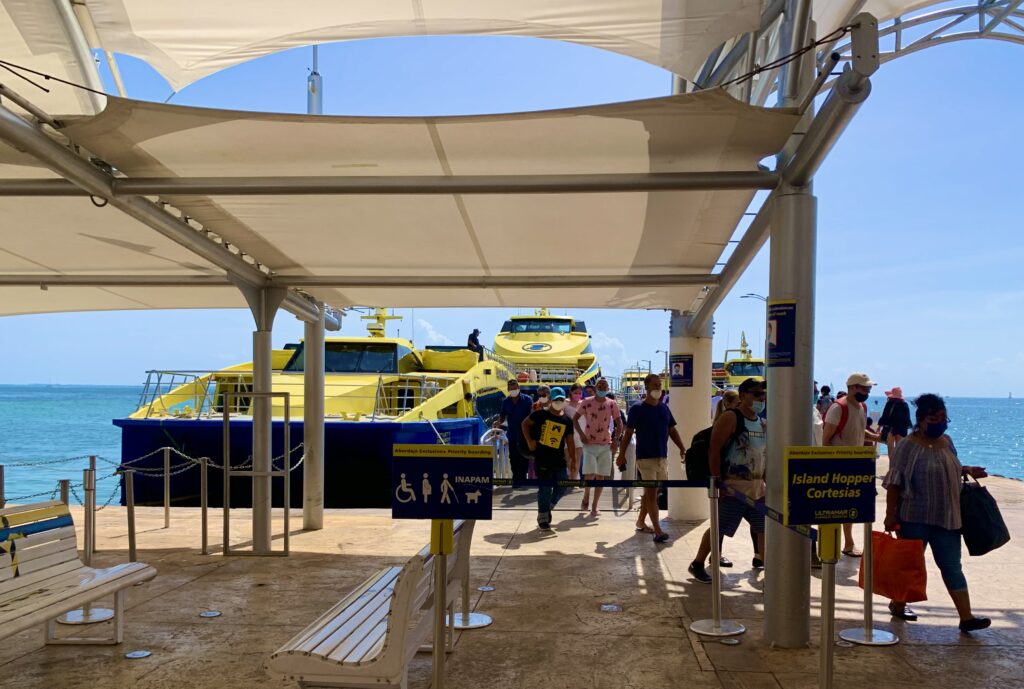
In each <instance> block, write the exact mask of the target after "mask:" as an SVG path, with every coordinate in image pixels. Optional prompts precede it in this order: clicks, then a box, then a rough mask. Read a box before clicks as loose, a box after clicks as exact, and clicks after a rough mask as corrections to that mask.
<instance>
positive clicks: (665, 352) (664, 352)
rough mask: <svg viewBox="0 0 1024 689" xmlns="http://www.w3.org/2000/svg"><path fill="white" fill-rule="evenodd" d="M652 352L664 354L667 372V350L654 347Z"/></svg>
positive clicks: (666, 370)
mask: <svg viewBox="0 0 1024 689" xmlns="http://www.w3.org/2000/svg"><path fill="white" fill-rule="evenodd" d="M654 353H655V354H664V355H665V372H666V373H668V351H666V350H664V349H655V350H654Z"/></svg>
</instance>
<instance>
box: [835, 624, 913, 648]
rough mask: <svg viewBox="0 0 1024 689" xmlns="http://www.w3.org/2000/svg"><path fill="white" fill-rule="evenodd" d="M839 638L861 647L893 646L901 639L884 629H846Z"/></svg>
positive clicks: (840, 633)
mask: <svg viewBox="0 0 1024 689" xmlns="http://www.w3.org/2000/svg"><path fill="white" fill-rule="evenodd" d="M839 638H840V639H842V640H843V641H850V642H852V643H855V644H860V645H861V646H893V645H895V644H898V643H899V642H900V637H898V636H896V635H895V634H893V633H892V632H887V631H885V630H884V629H869V630H866V629H864V628H863V627H856V628H854V629H844V630H843V631H841V632H839Z"/></svg>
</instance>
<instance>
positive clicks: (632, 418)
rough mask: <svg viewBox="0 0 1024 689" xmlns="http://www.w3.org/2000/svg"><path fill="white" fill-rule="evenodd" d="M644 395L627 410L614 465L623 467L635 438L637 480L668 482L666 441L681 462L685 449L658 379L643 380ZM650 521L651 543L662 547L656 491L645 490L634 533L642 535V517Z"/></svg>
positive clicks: (663, 536)
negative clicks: (662, 399) (671, 444)
mask: <svg viewBox="0 0 1024 689" xmlns="http://www.w3.org/2000/svg"><path fill="white" fill-rule="evenodd" d="M644 388H645V390H646V393H647V394H646V395H645V396H644V398H643V399H642V400H641V401H639V402H637V403H635V404H634V405H633V406H632V407H630V408H629V414H628V415H627V416H626V432H625V433H623V434H622V443H621V444H620V445H619V457H618V460H617V461H616V464H618V466H619V469H620V470H622V469H623V468H625V466H626V450H627V448H628V447H629V441H630V440H631V439H632V438H633V434H634V433H635V434H636V437H637V440H636V466H637V471H639V472H640V478H642V479H643V480H644V481H667V480H668V440H669V438H671V439H672V442H673V443H675V446H676V447H678V448H679V458H680V460H682V459H685V457H686V446H685V445H683V439H682V438H680V437H679V431H678V430H676V420H675V417H673V416H672V411H671V410H670V409H669V408H668V405H667V404H662V403H661V377H660V376H659V375H658V374H657V373H648V374H647V376H646V377H645V378H644ZM647 516H649V517H650V518H651V523H652V526H653V527H654V542H655V543H664V542H665V541H667V540H668V538H669V537H668V534H667V533H665V532H664V531H662V530H661V522H660V519H659V515H658V489H657V488H647V487H645V488H644V495H643V498H641V500H640V517H639V518H638V519H637V530H638V531H643V530H645V529H646V525H644V526H643V528H641V526H640V525H643V524H644V519H645V517H647Z"/></svg>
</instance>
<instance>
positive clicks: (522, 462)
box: [494, 380, 533, 481]
mask: <svg viewBox="0 0 1024 689" xmlns="http://www.w3.org/2000/svg"><path fill="white" fill-rule="evenodd" d="M532 411H533V398H531V397H530V396H529V395H527V394H525V393H521V392H520V390H519V381H516V380H510V381H508V396H507V397H505V399H504V400H502V402H501V411H500V413H499V416H498V422H497V423H496V424H494V427H495V428H500V427H501V426H502V425H504V424H506V423H507V424H508V430H507V431H505V437H506V438H508V462H509V464H510V465H511V467H512V480H513V481H525V480H526V476H527V473H528V472H529V469H530V460H529V459H527V458H526V457H523V454H522V453H521V452H520V451H519V440H520V438H522V426H523V420H525V419H526V417H528V416H529V415H530V412H532Z"/></svg>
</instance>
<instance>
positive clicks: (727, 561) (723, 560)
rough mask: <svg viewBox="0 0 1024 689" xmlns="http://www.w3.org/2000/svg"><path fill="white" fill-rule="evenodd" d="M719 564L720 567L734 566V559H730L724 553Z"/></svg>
mask: <svg viewBox="0 0 1024 689" xmlns="http://www.w3.org/2000/svg"><path fill="white" fill-rule="evenodd" d="M718 566H719V567H732V560H730V559H729V558H727V557H726V556H725V555H723V556H722V557H720V558H718Z"/></svg>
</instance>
